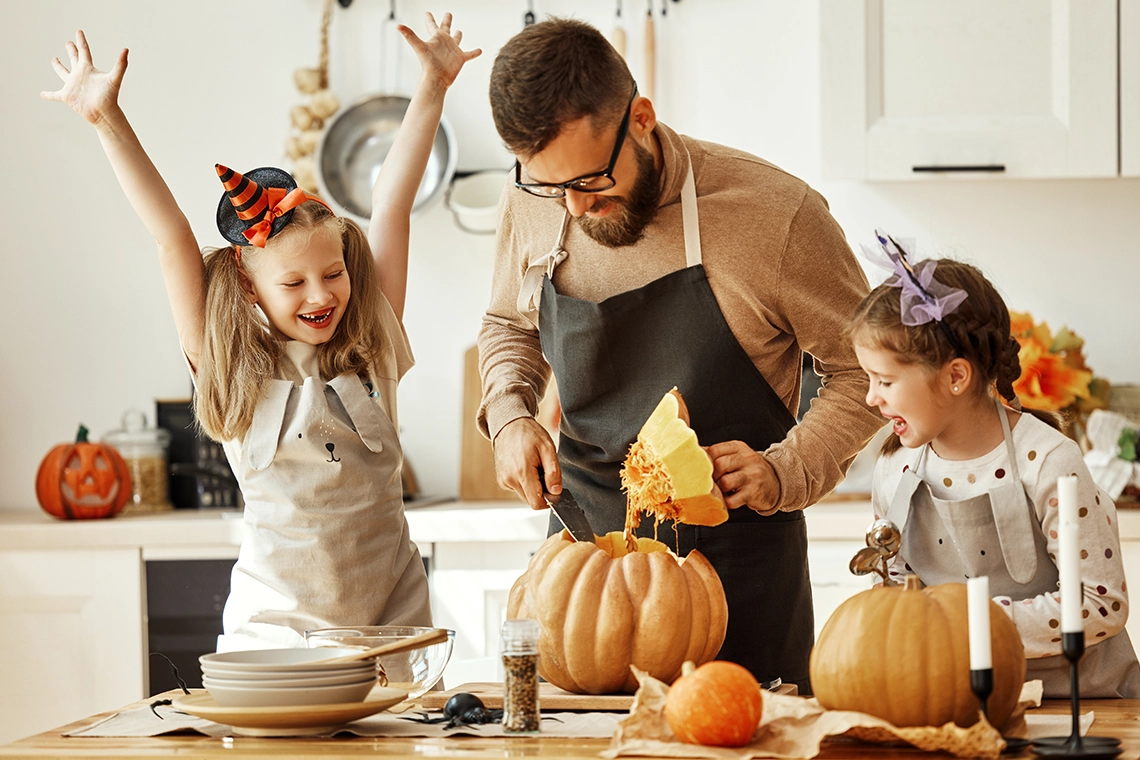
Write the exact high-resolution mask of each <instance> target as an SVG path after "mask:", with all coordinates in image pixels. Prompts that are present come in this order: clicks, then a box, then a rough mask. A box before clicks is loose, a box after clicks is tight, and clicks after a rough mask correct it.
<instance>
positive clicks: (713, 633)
mask: <svg viewBox="0 0 1140 760" xmlns="http://www.w3.org/2000/svg"><path fill="white" fill-rule="evenodd" d="M680 565H681V569H682V570H684V571H685V572H686V573H687V574H689V575H690V576H691V577H695V578H697V579H698V580H700V582H701V587H700V590H698V592H697V595H698V596H699V597H700V598H701V599H703V600H705V601H706V602H707V605H706V607H707V609H708V612H709V618H708V627H707V628H706V629H705V631H706V633H705V637H704V648H703V649H702V650H701V651H700V652H699V653H697V656H696V657H689V658H687V659H690V660H692V661H693V662H697V663H701V662H708V661H709V660H711V659H713V658H714V657H716V655H717V653H718V652H720V648H721V645H723V644H724V636H725V632H726V631H727V629H728V600H727V599H726V598H725V595H724V586H723V585H722V584H721V582H720V576H719V575H717V572H716V569H715V568H713V566H712V563H711V562H709V561H708V558H707V557H705V555H704V554H702V553H701V552H700V551H698V550H697V549H693V550H692V551H691V552H689V554H688V555H687V556H685V557H683V558H682V559H681V560H680ZM691 593H692V591H690V594H691Z"/></svg>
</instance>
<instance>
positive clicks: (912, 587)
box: [903, 575, 922, 591]
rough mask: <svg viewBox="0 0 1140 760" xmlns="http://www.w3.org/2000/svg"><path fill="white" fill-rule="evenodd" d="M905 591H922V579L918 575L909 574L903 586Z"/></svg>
mask: <svg viewBox="0 0 1140 760" xmlns="http://www.w3.org/2000/svg"><path fill="white" fill-rule="evenodd" d="M903 590H904V591H921V590H922V581H920V580H919V579H918V576H917V575H908V576H907V577H906V585H904V586H903Z"/></svg>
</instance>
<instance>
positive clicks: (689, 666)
mask: <svg viewBox="0 0 1140 760" xmlns="http://www.w3.org/2000/svg"><path fill="white" fill-rule="evenodd" d="M696 669H697V666H696V665H694V664H693V661H692V660H685V662H684V664H683V665H681V678H684V677H685V676H687V675H689V674H690V673H692V672H693V671H694V670H696Z"/></svg>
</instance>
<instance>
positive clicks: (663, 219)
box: [478, 124, 884, 510]
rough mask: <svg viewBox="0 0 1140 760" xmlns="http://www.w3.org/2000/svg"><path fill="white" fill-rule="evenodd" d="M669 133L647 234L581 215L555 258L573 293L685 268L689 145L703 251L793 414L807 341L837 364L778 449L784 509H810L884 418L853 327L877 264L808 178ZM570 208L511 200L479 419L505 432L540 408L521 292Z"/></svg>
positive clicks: (824, 367) (731, 316)
mask: <svg viewBox="0 0 1140 760" xmlns="http://www.w3.org/2000/svg"><path fill="white" fill-rule="evenodd" d="M655 134H656V136H657V137H658V139H659V140H660V143H661V148H662V153H663V167H662V169H663V173H662V192H661V200H660V209H659V213H658V214H657V217H656V218H655V219H654V221H653V222H652V223H650V225H649V226H648V227H647V228H646V230H645V235H644V237H643V238H642V239H641V240H640V241H639V242H638V243H636V244H635V245H632V246H628V247H623V248H607V247H605V246H603V245H600V244H598V243H596V242H594V241H593V240H591V239H590V238H589V237H587V236H586V234H585V233H583V232H582V230H581V229H580V228H579V227H578V226H577V225H576V224H571V225H570V227H569V229H568V231H567V237H566V243H565V249H566V251H567V252H568V253H569V256H568V257H567V258H566V260H565V261H563V262H562V263H561V264H560V265H559V266H558V268H557V269H556V270H555V272H554V277H553V280H554V285H555V287H556V288H557V289H558V292H559V293H561V294H563V295H567V296H570V297H573V298H580V299H585V300H589V301H594V302H598V301H601V300H603V299H605V298H608V297H610V296H613V295H616V294H618V293H624V292H626V291H629V290H633V289H635V288H639V287H641V286H643V285H646V284H647V283H649V282H652V281H653V280H656V279H658V278H660V277H663V276H665V275H667V274H669V273H671V272H674V271H676V270H679V269H682V268H684V267H685V244H684V236H683V232H682V229H683V228H682V224H681V200H680V198H681V186H682V184H683V183H684V179H685V173H686V171H685V169H686V162H687V158H686V155H685V148H687V149H688V153H689V155H690V156H691V157H692V161H693V172H694V175H695V177H696V185H697V199H698V201H697V208H698V210H699V215H700V239H701V252H702V260H703V263H704V267H705V271H706V273H707V275H708V279H709V283H710V285H711V286H712V290H713V293H714V294H715V296H716V299H717V301H718V302H719V304H720V308H721V311H722V312H723V313H724V317H725V319H726V320H727V322H728V326H729V328H730V329H731V330H732V332H733V334H734V335H735V336H736V339H737V340H738V341H739V342H740V345H741V346H742V347H743V348H744V350H745V351H746V352H747V354H748V356H750V357H751V358H752V361H753V362H754V363H755V364H756V368H757V369H758V370H759V371H760V373H761V374H762V375H763V376H764V378H765V379H766V380H767V381H768V384H769V385H771V386H772V389H773V390H774V391H775V392H776V394H777V395H778V396H779V397H780V398H781V399H782V400H783V402H784V404H785V405H786V406H787V408H788V411H790V412H791V413H792V414H793V415H795V413H796V411H797V409H798V407H799V394H800V380H801V375H802V369H801V368H802V361H803V359H802V355H801V352H802V351H806V352H807V353H809V354H811V355H812V357H814V359H815V369H816V372H818V373H819V374H821V375H822V377H823V388H822V389H821V391H820V393H819V397H818V398H817V399H816V400H814V401H813V402H812V405H811V409H810V411H808V412H807V414H805V415H804V419H803V421H802V422H801V423H800V424H798V425H796V426H795V427H794V428H793V429H792V430H791V432H790V433H789V434H788V436H787V438H786V439H785V440H784V441H783V442H781V443H777V444H775V445H773V446H771V447H770V448H769V449H768V450H767V451H766V452H764V454H765V456H766V458H767V459H768V461H769V462H770V463H771V464H772V466H773V467H774V468H775V470H776V473H777V474H778V476H779V478H780V490H781V495H780V501H779V504H778V509H780V510H795V509H803V508H804V507H807V506H809V505H811V504H814V503H815V502H816V501H818V500H819V499H820V498H821V497H823V496H825V495H826V494H828V493H829V492H830V491H831V490H832V489H833V488H835V486H836V485H837V484H838V483H839V481H840V480H841V479H842V478H843V475H844V473H845V472H846V470H847V467H848V465H850V463H851V460H852V459H853V458H854V457H855V455H856V454H857V453H858V452H859V451H860V449H862V448H863V446H864V445H866V443H867V441H868V440H870V438H871V436H872V435H874V433H875V431H876V430H877V429H878V428H879V427H880V426H881V425H882V423H883V421H884V420H883V418H882V417H881V416H879V414H878V413H877V412H875V411H873V410H871V409H869V408H868V407H867V406H866V405H865V404H864V401H863V399H864V398H865V396H866V393H867V378H866V376H865V375H864V373H863V371H862V370H861V369H860V368H859V365H858V363H857V361H856V359H855V353H854V351H853V350H852V348H851V346H850V344H849V343H848V341H847V340H846V339H845V338H844V329H845V327H846V326H847V322H848V320H849V319H850V317H851V315H852V313H853V312H854V310H855V307H856V305H857V304H858V303H859V301H860V300H861V299H862V297H863V296H864V295H866V293H867V290H868V288H867V280H866V277H865V276H864V274H863V271H862V269H861V268H860V267H859V265H858V263H857V262H856V261H855V257H854V256H853V255H852V253H851V249H850V248H849V247H848V245H847V242H846V238H845V236H844V234H843V231H842V230H841V229H840V227H839V225H838V223H836V221H835V219H834V218H832V216H831V214H830V213H829V211H828V208H827V203H826V201H824V199H823V198H822V196H820V195H819V194H818V193H816V192H815V191H814V190H812V189H811V188H810V187H808V186H807V185H806V184H805V183H804V182H803V181H801V180H799V179H797V178H796V177H793V176H791V175H790V174H788V173H787V172H784V171H783V170H781V169H779V168H777V167H775V166H773V165H771V164H769V163H767V162H765V161H762V160H761V159H759V158H756V157H755V156H752V155H749V154H747V153H744V152H741V151H738V150H733V149H731V148H727V147H724V146H721V145H716V144H713V143H708V142H701V141H698V140H694V139H691V138H689V137H681V136H680V135H678V134H677V133H676V132H674V131H673V130H671V129H669V128H668V127H666V126H664V125H662V124H658V125H657V128H656V131H655ZM682 143H683V145H682ZM564 213H565V208H564V206H563V205H562V204H561V203H560V202H558V201H556V200H551V199H548V198H538V197H535V196H532V195H529V194H527V193H524V192H522V191H520V190H517V189H515V188H513V187H508V188H507V189H506V190H505V193H504V196H503V199H502V202H501V203H500V205H499V216H500V219H499V232H498V241H497V245H498V248H497V253H496V261H495V276H494V283H493V286H492V295H491V304H490V306H489V308H488V310H487V314H486V315H485V316H484V318H483V326H482V329H481V330H480V333H479V368H480V373H481V375H482V378H483V403H482V405H481V407H480V409H479V415H478V422H479V426H480V428H481V429H482V430H483V432H484V433H486V434H487V435H488V436H489V437H490V438H491V439H492V440H494V437H495V436H496V435H497V434H498V432H499V431H500V430H501V429H502V428H503V426H504V425H506V424H507V423H508V422H510V421H512V420H514V419H517V418H519V417H524V416H533V415H534V414H535V412H536V410H537V407H538V400H539V399H540V398H541V397H542V394H543V392H544V390H545V386H546V383H547V379H548V377H549V375H550V367H549V365H548V364H547V363H546V360H545V359H544V358H543V356H542V350H541V347H540V345H539V334H538V330H537V329H535V327H534V325H533V324H532V323H531V322H530V321H528V320H527V319H526V318H525V317H524V316H523V315H522V314H520V313H519V311H518V308H517V306H516V303H517V299H518V296H519V287H520V285H521V282H522V278H523V272H524V271H525V270H526V267H527V264H528V262H530V261H533V260H534V259H537V258H538V257H540V256H542V255H544V254H546V253H547V252H549V251H550V250H551V248H553V247H554V245H555V244H556V242H557V238H558V232H559V229H560V226H561V223H562V218H563V214H564ZM540 324H541V319H540ZM638 422H641V421H638ZM702 443H705V444H709V443H713V442H712V441H703V442H702Z"/></svg>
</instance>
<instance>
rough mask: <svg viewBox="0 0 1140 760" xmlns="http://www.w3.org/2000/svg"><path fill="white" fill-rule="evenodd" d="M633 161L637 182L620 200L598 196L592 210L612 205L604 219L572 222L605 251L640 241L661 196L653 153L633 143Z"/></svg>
mask: <svg viewBox="0 0 1140 760" xmlns="http://www.w3.org/2000/svg"><path fill="white" fill-rule="evenodd" d="M633 155H634V158H635V159H636V160H637V179H636V180H634V183H633V187H631V188H630V190H629V193H628V194H627V195H626V196H624V197H619V196H608V195H599V196H598V198H597V201H595V203H594V208H595V209H596V208H598V206H599V205H600V204H603V205H602V207H603V208H604V207H605V206H604V204H611V203H612V204H614V205H615V206H616V208H614V210H613V211H611V212H610V213H609V214H608V215H607V216H604V217H602V218H600V219H594V218H591V217H588V216H585V215H583V216H580V217H578V218H577V219H576V220H575V221H576V222H577V223H578V226H579V227H581V228H582V231H583V232H585V233H586V234H587V235H589V236H590V237H591V238H592V239H593V240H595V241H597V242H598V243H601V244H602V245H604V246H606V247H608V248H621V247H623V246H627V245H633V244H634V243H636V242H637V241H639V240H641V238H642V236H643V235H644V234H645V228H646V227H648V226H649V223H650V222H652V221H653V218H654V217H655V216H657V201H658V198H659V197H660V193H661V171H660V170H659V169H658V168H657V167H656V166H654V164H653V154H652V153H650V152H649V151H648V150H646V149H645V148H643V147H641V146H640V145H638V144H637V143H633Z"/></svg>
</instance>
